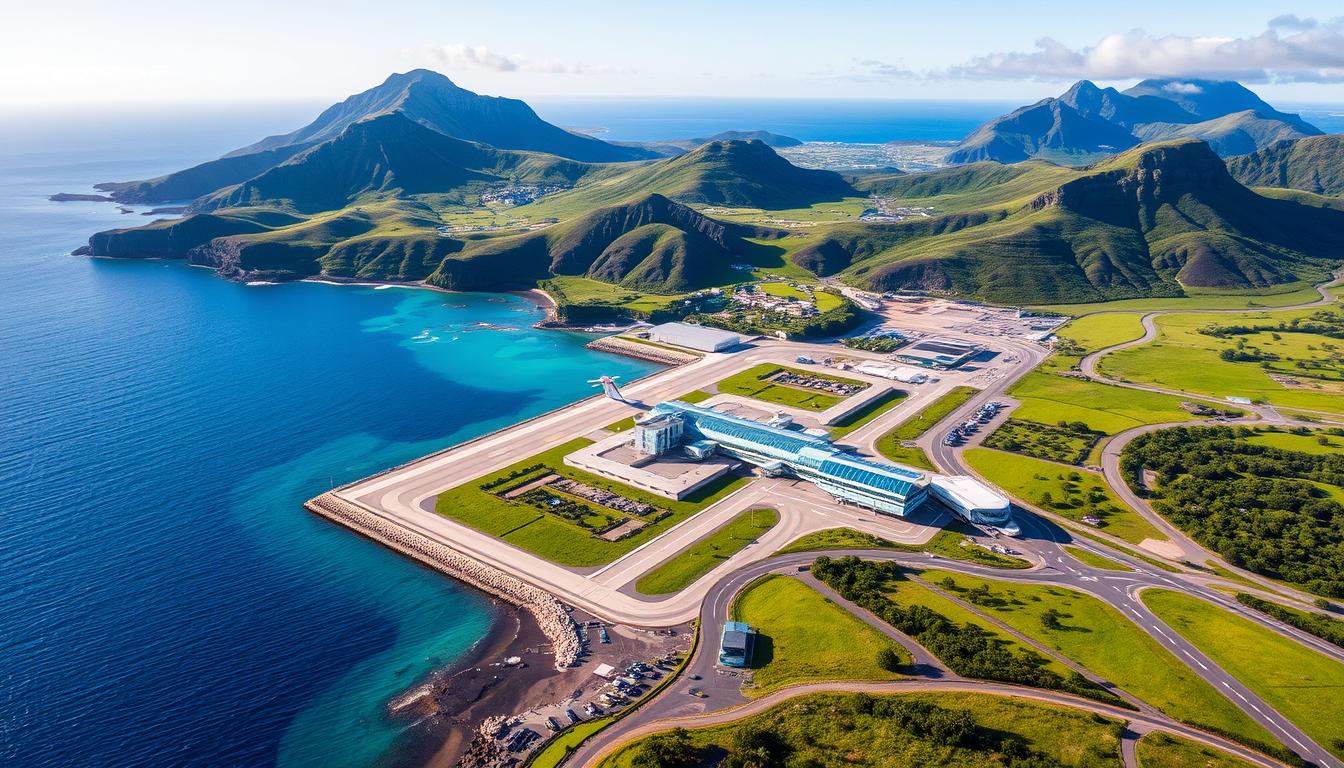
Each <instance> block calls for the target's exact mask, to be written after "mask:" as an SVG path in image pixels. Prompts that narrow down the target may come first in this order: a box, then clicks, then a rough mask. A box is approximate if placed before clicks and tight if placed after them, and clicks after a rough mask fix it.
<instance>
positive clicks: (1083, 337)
mask: <svg viewBox="0 0 1344 768" xmlns="http://www.w3.org/2000/svg"><path fill="white" fill-rule="evenodd" d="M1142 319H1143V313H1142V312H1126V313H1106V314H1100V315H1086V316H1084V317H1080V318H1078V319H1076V320H1071V321H1069V324H1068V325H1066V326H1064V327H1063V328H1060V329H1059V331H1058V332H1057V333H1056V334H1055V335H1056V336H1059V337H1060V338H1061V339H1067V340H1068V341H1070V342H1072V343H1073V346H1074V347H1076V348H1077V349H1079V350H1081V351H1083V352H1096V351H1097V350H1099V349H1105V348H1106V347H1112V346H1115V345H1116V344H1123V343H1125V342H1126V341H1133V340H1134V339H1138V338H1141V337H1142V336H1143V323H1142V322H1141V321H1142Z"/></svg>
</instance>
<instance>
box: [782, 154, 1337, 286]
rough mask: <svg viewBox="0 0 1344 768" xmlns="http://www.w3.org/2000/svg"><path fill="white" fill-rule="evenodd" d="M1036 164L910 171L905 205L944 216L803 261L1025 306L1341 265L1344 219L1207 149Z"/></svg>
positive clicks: (858, 233)
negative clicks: (1275, 194) (1241, 172)
mask: <svg viewBox="0 0 1344 768" xmlns="http://www.w3.org/2000/svg"><path fill="white" fill-rule="evenodd" d="M1024 165H1026V166H1027V167H1025V168H1024V169H1023V170H1021V171H1019V172H1012V171H1005V170H1004V169H1003V167H1002V166H997V165H995V164H992V163H984V164H979V165H976V166H968V167H965V168H950V169H944V170H941V171H936V172H933V173H928V174H910V175H909V176H908V177H905V178H904V179H900V180H898V181H899V182H900V183H902V184H905V185H906V186H905V190H906V194H905V196H904V197H902V198H901V202H909V203H910V204H930V203H937V204H938V205H936V206H935V207H938V208H939V209H940V210H943V211H946V212H945V213H944V214H943V215H941V216H934V217H930V218H924V219H914V220H911V221H906V222H900V223H897V224H887V225H882V226H880V227H861V226H856V225H846V226H842V227H836V228H833V229H832V230H830V231H828V232H827V233H825V234H823V235H821V236H819V237H817V238H816V239H814V240H812V241H811V242H809V243H807V244H806V245H803V246H802V247H799V248H797V249H795V250H794V251H793V253H792V259H793V261H794V262H795V263H796V264H798V265H800V266H803V267H805V268H809V269H812V270H815V271H818V272H819V273H821V274H832V273H839V274H840V275H841V277H842V279H844V280H847V281H849V282H852V283H857V284H860V285H863V286H866V287H868V288H872V289H877V290H894V289H900V288H919V289H927V290H945V291H952V292H956V293H959V294H962V295H970V296H975V297H978V298H982V299H986V300H989V301H995V302H1002V303H1010V304H1013V303H1055V302H1060V301H1080V300H1085V301H1092V300H1105V299H1114V298H1126V297H1133V296H1148V295H1175V294H1178V293H1180V292H1181V290H1182V289H1183V288H1223V289H1229V288H1259V287H1265V286H1269V285H1273V284H1276V283H1284V282H1291V281H1295V280H1299V279H1307V278H1316V277H1320V276H1322V275H1324V274H1325V273H1326V272H1327V271H1328V269H1329V267H1330V266H1331V265H1333V264H1336V263H1337V261H1338V258H1339V251H1338V236H1337V234H1335V233H1336V232H1337V231H1338V228H1339V227H1341V226H1344V213H1341V212H1340V211H1337V210H1330V209H1324V208H1315V207H1309V206H1305V205H1300V204H1298V203H1296V202H1293V201H1290V200H1278V199H1270V198H1267V197H1264V196H1261V195H1258V194H1256V193H1255V192H1253V191H1251V190H1249V189H1247V188H1246V187H1244V186H1242V185H1241V184H1239V183H1237V182H1236V180H1235V179H1233V178H1232V177H1231V176H1230V175H1229V174H1228V172H1227V169H1226V167H1225V166H1224V165H1223V162H1222V160H1221V159H1220V158H1219V157H1218V156H1217V155H1216V154H1214V153H1213V151H1212V150H1210V149H1209V147H1208V146H1207V145H1206V144H1204V143H1203V142H1199V141H1194V140H1184V141H1176V142H1168V143H1161V144H1154V145H1145V146H1143V147H1139V148H1136V149H1133V150H1130V151H1129V152H1126V153H1124V154H1122V155H1119V156H1117V157H1115V158H1112V159H1110V160H1107V161H1105V162H1103V163H1100V164H1098V165H1095V166H1092V167H1090V168H1087V169H1082V170H1070V169H1054V170H1052V169H1051V167H1050V166H1048V165H1047V164H1043V163H1036V164H1024ZM1015 168H1021V166H1018V167H1015ZM1037 184H1039V186H1036V189H1035V190H1034V192H1032V193H1031V194H1023V193H1024V192H1026V191H1027V190H1028V189H1030V188H1031V187H1032V186H1035V185H1037Z"/></svg>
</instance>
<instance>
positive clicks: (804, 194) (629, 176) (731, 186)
mask: <svg viewBox="0 0 1344 768" xmlns="http://www.w3.org/2000/svg"><path fill="white" fill-rule="evenodd" d="M648 194H659V195H663V196H664V197H668V198H671V199H672V200H676V201H677V202H681V203H692V204H701V205H716V206H727V207H733V208H763V209H767V210H779V209H785V208H798V207H806V206H808V205H811V204H812V203H816V202H821V201H826V200H840V199H842V198H844V197H846V196H849V195H853V194H855V192H854V189H853V188H852V187H850V185H849V184H848V183H847V182H845V180H844V179H843V178H842V177H841V176H840V174H838V173H835V172H834V171H821V170H814V169H810V168H799V167H798V166H796V165H793V164H792V163H790V162H789V161H788V160H785V159H784V158H782V157H780V156H779V155H778V154H776V153H775V151H774V150H773V149H771V148H770V147H769V146H767V145H766V144H765V143H764V142H761V141H755V140H753V141H714V142H710V143H708V144H704V145H701V146H699V147H697V148H695V149H693V150H691V151H690V152H687V153H685V154H683V155H678V156H676V157H670V158H667V159H665V160H659V161H657V162H654V163H649V164H647V165H641V166H636V167H634V168H631V169H630V170H628V171H625V172H624V173H619V174H608V175H606V176H604V177H602V178H595V179H594V180H592V181H590V182H588V183H583V184H580V185H579V186H577V187H575V188H574V189H573V190H572V191H569V192H565V193H562V194H558V195H553V196H551V197H547V198H545V199H543V200H540V201H538V202H536V203H533V204H532V206H531V208H532V209H533V210H534V211H536V213H535V214H534V215H557V216H561V217H564V216H567V215H572V214H573V213H575V212H578V211H586V210H592V209H593V208H594V207H597V206H603V205H613V204H615V203H620V202H623V201H626V200H631V199H634V198H638V197H641V196H644V195H648Z"/></svg>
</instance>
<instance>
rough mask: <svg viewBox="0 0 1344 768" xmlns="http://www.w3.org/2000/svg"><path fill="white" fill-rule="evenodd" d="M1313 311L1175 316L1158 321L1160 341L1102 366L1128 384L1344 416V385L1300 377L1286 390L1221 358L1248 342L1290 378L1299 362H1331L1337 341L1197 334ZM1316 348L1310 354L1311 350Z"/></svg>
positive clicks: (1256, 370) (1259, 371)
mask: <svg viewBox="0 0 1344 768" xmlns="http://www.w3.org/2000/svg"><path fill="white" fill-rule="evenodd" d="M1311 311H1312V310H1295V311H1291V312H1249V313H1244V314H1236V315H1229V316H1226V317H1224V316H1221V315H1220V316H1218V317H1216V318H1210V317H1209V316H1208V315H1198V314H1173V315H1164V316H1162V317H1160V318H1158V320H1157V326H1158V330H1159V333H1158V336H1157V338H1156V339H1155V340H1153V342H1152V343H1150V344H1144V345H1142V346H1139V347H1134V348H1131V349H1123V350H1120V351H1118V352H1115V353H1113V354H1110V355H1107V356H1105V357H1104V358H1102V359H1101V360H1100V362H1099V367H1100V368H1101V369H1102V370H1103V371H1104V372H1105V373H1106V374H1108V375H1109V376H1111V377H1113V378H1117V379H1121V380H1124V381H1132V382H1138V383H1146V384H1156V385H1158V386H1161V387H1166V388H1168V389H1179V390H1183V391H1186V392H1194V393H1199V394H1203V395H1207V396H1210V397H1216V398H1223V397H1228V396H1232V395H1237V396H1242V397H1249V398H1251V399H1252V400H1256V401H1263V402H1268V403H1271V404H1274V405H1282V406H1286V407H1289V408H1306V409H1309V410H1320V411H1328V412H1331V413H1344V385H1341V384H1340V383H1339V382H1337V381H1336V382H1321V381H1317V380H1315V379H1311V378H1305V377H1300V378H1299V381H1301V382H1302V385H1301V386H1294V387H1290V386H1286V385H1284V384H1280V383H1278V382H1276V381H1274V380H1273V379H1271V378H1270V371H1267V370H1266V369H1265V368H1263V367H1261V364H1260V363H1258V362H1254V361H1245V362H1236V361H1230V360H1224V359H1222V358H1221V357H1220V354H1221V353H1223V352H1224V351H1226V350H1234V351H1235V349H1236V346H1237V343H1238V342H1237V340H1238V339H1239V338H1244V339H1246V341H1247V344H1248V345H1249V346H1252V347H1255V348H1258V349H1260V350H1262V351H1263V352H1264V353H1266V354H1274V355H1278V356H1279V357H1280V358H1282V359H1281V360H1280V361H1278V362H1274V363H1272V364H1271V365H1273V366H1275V367H1278V368H1280V369H1281V370H1282V371H1283V373H1284V374H1286V375H1290V376H1291V375H1292V372H1293V367H1292V365H1293V362H1294V361H1297V360H1316V361H1320V360H1327V359H1329V357H1330V356H1331V355H1332V352H1331V350H1332V349H1333V348H1334V347H1335V346H1336V345H1337V340H1333V339H1330V338H1329V337H1327V336H1321V335H1316V334H1307V333H1284V334H1281V338H1279V339H1277V340H1276V339H1274V338H1273V336H1272V334H1271V333H1270V332H1256V333H1250V334H1242V335H1239V336H1233V337H1228V338H1217V337H1214V336H1208V335H1205V334H1202V333H1199V329H1200V328H1204V327H1207V326H1210V325H1215V324H1216V325H1243V324H1244V325H1262V324H1267V323H1277V322H1278V321H1279V320H1285V321H1291V320H1292V319H1294V318H1297V317H1305V316H1306V315H1309V314H1310V313H1311ZM1309 346H1310V347H1312V349H1308V347H1309Z"/></svg>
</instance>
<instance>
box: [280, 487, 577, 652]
mask: <svg viewBox="0 0 1344 768" xmlns="http://www.w3.org/2000/svg"><path fill="white" fill-rule="evenodd" d="M303 506H304V508H306V509H307V510H308V511H309V512H312V513H313V514H315V515H320V516H321V517H325V518H327V519H328V520H331V521H332V522H334V523H337V524H339V525H343V526H345V527H346V528H349V529H351V530H352V531H354V532H356V533H358V534H360V535H362V536H364V537H365V538H368V539H372V540H373V541H376V542H378V543H379V544H382V545H383V546H385V547H388V548H389V549H392V550H395V551H397V552H400V553H401V554H403V555H406V556H407V557H410V558H414V559H415V560H417V561H419V562H421V563H423V564H425V565H427V566H429V567H431V568H434V569H435V570H438V571H442V572H443V573H446V574H447V575H449V576H451V577H453V578H454V579H457V580H458V581H461V582H464V583H466V584H469V585H471V586H473V587H475V588H476V589H479V590H481V591H482V592H487V593H489V594H491V595H494V596H495V597H498V598H500V599H501V600H506V601H508V602H510V603H513V604H514V605H518V606H521V607H523V608H526V609H527V610H528V611H529V612H530V613H531V614H532V616H533V618H535V619H536V621H537V626H538V627H540V628H541V631H542V633H544V634H545V635H546V637H547V638H548V639H549V640H550V641H551V649H552V651H553V652H554V654H555V668H556V669H557V670H563V669H566V668H568V667H570V666H573V664H574V662H575V661H577V660H578V658H579V651H580V643H579V634H578V628H577V627H576V626H575V624H574V620H573V619H572V618H570V616H569V611H568V610H566V608H565V604H564V603H562V602H560V601H559V600H558V599H556V597H555V596H553V595H551V594H550V593H548V592H546V591H544V590H541V589H538V588H536V587H534V586H532V585H530V584H527V583H525V582H523V581H520V580H519V579H516V578H514V577H512V576H510V575H508V574H506V573H504V572H503V571H500V570H498V569H495V568H492V567H490V566H487V565H483V564H481V563H479V562H477V561H475V560H472V559H470V558H467V557H463V556H462V555H460V554H458V553H456V552H454V551H453V550H451V549H449V548H448V547H446V546H444V545H442V544H438V543H436V542H434V541H431V540H430V539H428V538H426V537H424V536H422V535H420V534H418V533H415V532H414V531H410V530H407V529H405V528H402V527H401V526H398V525H396V524H394V523H392V522H389V521H388V520H386V519H384V518H382V517H380V516H378V515H376V514H374V513H372V512H369V511H368V510H366V509H364V508H363V507H361V506H358V505H356V504H352V503H350V502H348V501H346V500H344V499H341V498H339V497H337V496H336V495H335V494H332V493H324V494H322V495H321V496H318V497H317V498H315V499H310V500H309V501H307V502H306V503H304V505H303Z"/></svg>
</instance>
